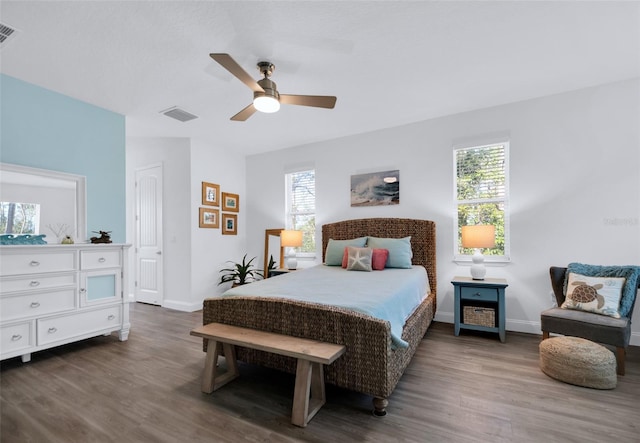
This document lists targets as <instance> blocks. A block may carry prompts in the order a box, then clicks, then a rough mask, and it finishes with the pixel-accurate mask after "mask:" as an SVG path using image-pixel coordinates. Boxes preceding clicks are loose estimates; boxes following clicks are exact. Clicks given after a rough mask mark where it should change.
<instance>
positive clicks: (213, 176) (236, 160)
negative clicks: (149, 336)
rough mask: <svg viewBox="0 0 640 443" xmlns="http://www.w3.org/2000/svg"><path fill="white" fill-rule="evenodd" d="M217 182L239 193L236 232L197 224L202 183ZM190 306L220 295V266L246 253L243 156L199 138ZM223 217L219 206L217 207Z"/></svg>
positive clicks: (194, 145)
mask: <svg viewBox="0 0 640 443" xmlns="http://www.w3.org/2000/svg"><path fill="white" fill-rule="evenodd" d="M203 181H206V182H209V183H214V184H218V185H220V192H221V193H222V192H230V193H233V194H238V195H239V196H240V198H239V203H240V211H239V212H238V213H237V215H238V225H237V229H238V235H222V225H221V228H220V229H207V228H199V227H198V217H199V212H198V208H199V207H201V206H202V205H201V204H200V203H201V202H202V198H201V196H202V182H203ZM191 195H192V199H191V226H192V229H191V257H192V262H191V270H190V275H191V291H192V293H191V300H190V301H191V303H192V305H191V309H190V310H192V311H193V310H197V309H202V300H204V299H205V298H207V297H212V296H215V295H219V294H221V293H222V292H224V291H225V290H227V289H229V287H230V283H229V284H224V285H222V286H218V281H219V278H220V273H219V271H220V269H222V268H225V267H229V263H225V262H226V261H227V260H231V261H234V262H238V261H241V260H242V256H243V255H244V254H245V252H246V251H245V245H246V232H247V227H246V220H247V210H246V208H247V205H246V191H245V167H244V157H243V156H240V155H237V154H234V153H233V152H229V150H227V149H221V148H213V147H211V146H209V145H207V144H205V143H202V142H200V141H198V140H192V142H191ZM220 215H221V216H222V207H220Z"/></svg>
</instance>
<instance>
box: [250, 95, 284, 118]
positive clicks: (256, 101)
mask: <svg viewBox="0 0 640 443" xmlns="http://www.w3.org/2000/svg"><path fill="white" fill-rule="evenodd" d="M253 106H254V107H255V108H256V109H257V110H258V111H260V112H265V113H267V114H271V113H273V112H278V111H279V110H280V102H279V101H278V100H277V99H276V98H274V97H270V96H268V95H257V96H256V97H254V98H253Z"/></svg>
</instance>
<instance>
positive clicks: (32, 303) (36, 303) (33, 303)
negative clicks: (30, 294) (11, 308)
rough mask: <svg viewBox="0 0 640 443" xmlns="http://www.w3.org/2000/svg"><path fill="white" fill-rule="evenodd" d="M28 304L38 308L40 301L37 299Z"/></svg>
mask: <svg viewBox="0 0 640 443" xmlns="http://www.w3.org/2000/svg"><path fill="white" fill-rule="evenodd" d="M29 306H31V307H32V308H39V307H40V302H39V301H32V302H31V304H30V305H29Z"/></svg>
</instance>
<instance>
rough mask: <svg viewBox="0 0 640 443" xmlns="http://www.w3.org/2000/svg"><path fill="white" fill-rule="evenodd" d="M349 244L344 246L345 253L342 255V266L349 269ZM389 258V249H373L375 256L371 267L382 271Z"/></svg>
mask: <svg viewBox="0 0 640 443" xmlns="http://www.w3.org/2000/svg"><path fill="white" fill-rule="evenodd" d="M347 248H348V246H345V248H344V255H343V256H342V267H343V268H344V269H347V263H348V261H349V253H348V252H347ZM388 258H389V250H388V249H381V248H374V249H373V258H372V259H371V267H372V268H373V270H374V271H382V270H383V269H384V267H385V265H386V263H387V259H388Z"/></svg>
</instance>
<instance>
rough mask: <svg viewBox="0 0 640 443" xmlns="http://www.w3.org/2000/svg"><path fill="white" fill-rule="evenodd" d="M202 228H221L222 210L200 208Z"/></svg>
mask: <svg viewBox="0 0 640 443" xmlns="http://www.w3.org/2000/svg"><path fill="white" fill-rule="evenodd" d="M199 226H200V227H201V228H219V227H220V210H219V209H209V208H200V224H199Z"/></svg>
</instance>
